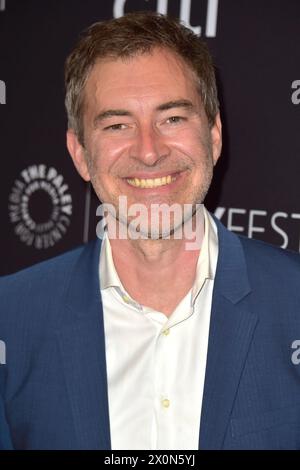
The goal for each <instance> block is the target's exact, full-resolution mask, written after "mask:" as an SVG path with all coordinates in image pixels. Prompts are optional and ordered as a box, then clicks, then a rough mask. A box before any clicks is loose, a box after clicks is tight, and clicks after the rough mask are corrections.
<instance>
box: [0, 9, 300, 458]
mask: <svg viewBox="0 0 300 470" xmlns="http://www.w3.org/2000/svg"><path fill="white" fill-rule="evenodd" d="M66 108H67V113H68V120H69V126H68V127H69V129H68V132H67V146H68V149H69V152H70V154H71V157H72V159H73V161H74V164H75V166H76V168H77V170H78V172H79V174H80V175H81V176H82V177H83V178H84V179H85V180H86V181H91V182H92V185H93V187H94V189H95V191H96V193H97V195H98V197H99V200H100V201H101V202H102V203H104V204H105V211H104V212H105V215H106V218H105V220H106V227H105V230H104V235H103V241H102V242H101V240H99V239H98V240H97V241H93V242H91V243H90V244H88V245H86V246H84V247H82V248H79V249H77V250H74V251H72V252H69V253H67V254H65V255H63V256H60V257H57V258H55V259H53V260H50V261H47V262H44V263H41V264H38V265H37V266H35V267H33V268H30V269H26V270H24V271H22V272H20V273H18V274H16V275H12V276H8V277H6V278H4V279H3V280H2V282H1V315H0V331H1V336H2V337H1V339H2V340H3V341H5V344H6V348H7V351H6V354H7V364H6V365H5V366H2V367H1V368H0V374H1V382H0V383H1V385H2V386H1V389H0V390H1V397H2V400H3V406H2V407H3V413H2V416H1V415H0V416H1V418H2V427H3V429H4V430H6V431H5V432H8V431H7V430H9V436H8V437H9V439H8V438H7V439H6V445H7V446H9V442H11V445H12V446H13V447H14V448H15V449H151V450H154V449H198V448H200V449H263V448H268V449H288V448H289V449H297V448H298V449H300V368H299V366H298V365H297V361H295V360H293V354H294V353H295V350H294V349H293V348H294V346H293V345H295V340H297V339H299V338H300V317H299V312H300V309H299V307H300V296H299V281H300V273H299V268H300V262H299V256H298V255H296V254H293V253H290V252H287V251H283V250H281V249H279V248H278V249H277V248H274V247H271V246H268V245H266V244H264V243H261V242H256V241H251V240H248V239H246V238H243V237H238V236H236V235H234V234H232V233H230V232H228V231H227V230H226V229H225V228H224V227H223V226H222V225H221V223H220V222H218V221H217V220H216V219H214V218H213V217H212V216H211V215H210V214H209V213H208V212H207V211H206V210H205V208H204V207H203V206H202V205H201V203H202V202H203V200H204V198H205V195H206V193H207V191H208V188H209V185H210V182H211V178H212V173H213V167H214V165H215V164H216V162H217V160H218V158H219V156H220V152H221V122H220V115H219V110H218V100H217V92H216V85H215V78H214V70H213V66H212V62H211V58H210V56H209V54H208V51H207V49H206V47H205V45H204V44H203V43H202V41H201V40H200V39H199V38H198V37H197V36H195V35H194V34H193V33H192V32H191V31H190V30H188V29H186V28H185V27H183V26H182V25H180V24H179V23H178V22H176V21H173V20H171V19H168V18H167V17H164V16H161V15H158V14H155V13H134V14H129V15H126V16H125V17H123V18H120V19H117V20H110V21H107V22H103V23H97V24H95V25H93V26H91V27H90V28H89V29H88V30H87V31H86V32H85V34H84V35H83V36H82V38H81V39H80V41H79V43H78V44H77V46H76V47H75V49H74V50H73V52H72V53H71V54H70V56H69V58H68V60H67V63H66ZM122 198H125V199H122ZM124 201H125V202H126V205H124ZM161 206H163V207H164V210H162V211H161V212H159V209H158V207H161ZM174 207H175V209H176V210H177V212H176V210H175V211H174V212H172V211H171V210H169V211H168V210H167V209H168V208H169V209H170V208H174ZM136 208H138V210H139V211H140V212H143V211H144V210H145V211H144V212H143V214H142V216H141V217H140V218H139V219H138V220H139V224H138V226H137V225H136V224H135V221H136V218H135V217H134V215H136V212H135V209H136ZM185 208H188V209H189V211H188V212H184V209H185ZM164 216H167V219H168V220H167V222H168V223H167V224H164V222H166V220H165V219H164ZM116 227H117V229H116ZM186 227H188V228H189V230H182V228H184V229H185V228H186ZM124 228H125V231H124ZM121 232H122V236H120V233H121ZM124 234H125V236H124Z"/></svg>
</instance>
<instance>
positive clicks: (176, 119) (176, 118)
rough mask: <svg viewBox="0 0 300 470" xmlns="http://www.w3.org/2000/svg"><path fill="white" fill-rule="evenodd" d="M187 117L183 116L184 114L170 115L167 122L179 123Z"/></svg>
mask: <svg viewBox="0 0 300 470" xmlns="http://www.w3.org/2000/svg"><path fill="white" fill-rule="evenodd" d="M185 120H186V118H184V117H182V116H171V117H169V118H168V119H167V120H166V122H167V123H168V124H179V123H181V122H182V121H185Z"/></svg>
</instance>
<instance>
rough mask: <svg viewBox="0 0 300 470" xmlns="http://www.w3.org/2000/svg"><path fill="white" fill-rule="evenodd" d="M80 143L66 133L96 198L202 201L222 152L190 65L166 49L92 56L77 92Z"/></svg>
mask: <svg viewBox="0 0 300 470" xmlns="http://www.w3.org/2000/svg"><path fill="white" fill-rule="evenodd" d="M83 124H84V146H85V149H83V148H82V147H81V145H80V144H79V143H78V141H77V138H76V136H75V135H74V134H73V133H72V132H70V131H69V135H68V147H69V150H70V153H71V154H72V156H73V160H74V162H75V165H76V166H77V169H78V171H79V172H80V174H81V176H83V178H84V179H86V180H89V179H90V180H91V182H92V184H93V187H94V189H95V191H96V193H97V195H98V197H99V199H100V200H101V201H102V202H105V203H111V204H113V205H114V206H115V207H116V208H117V207H118V200H119V199H118V198H119V196H126V197H127V205H128V207H129V206H130V205H131V204H134V203H142V204H144V205H145V206H146V207H147V208H148V209H150V205H151V204H152V203H156V204H162V203H166V204H168V205H172V204H174V203H177V204H180V205H183V204H187V203H190V204H196V203H201V202H202V201H203V199H204V197H205V195H206V192H207V190H208V188H209V185H210V182H211V178H212V173H213V166H214V164H215V163H216V161H217V159H218V157H219V154H220V150H221V124H220V120H219V116H217V119H216V123H215V125H214V126H213V127H212V128H211V129H210V128H209V125H208V120H207V117H206V114H205V110H204V107H203V104H202V102H201V98H200V95H199V93H198V92H197V85H196V78H195V75H194V73H193V72H192V71H191V69H190V68H189V67H188V66H187V65H186V64H185V63H184V62H183V61H182V60H181V59H180V58H178V57H177V56H176V55H175V54H173V53H172V52H170V51H168V50H161V49H155V50H154V51H153V52H152V53H151V54H144V55H139V56H137V57H134V58H129V59H126V60H122V59H117V60H112V59H107V60H101V61H99V62H98V63H97V64H96V65H95V66H94V68H93V69H92V72H91V74H90V76H89V78H88V80H87V83H86V86H85V90H84V112H83Z"/></svg>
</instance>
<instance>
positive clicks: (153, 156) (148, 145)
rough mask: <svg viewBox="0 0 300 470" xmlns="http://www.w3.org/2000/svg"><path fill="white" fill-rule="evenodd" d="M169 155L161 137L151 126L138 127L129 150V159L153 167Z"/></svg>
mask: <svg viewBox="0 0 300 470" xmlns="http://www.w3.org/2000/svg"><path fill="white" fill-rule="evenodd" d="M169 153H170V150H169V147H168V146H167V144H166V142H165V141H164V138H163V136H162V135H160V134H159V132H158V131H157V130H156V129H155V128H154V127H153V126H151V125H147V126H140V127H139V129H138V132H137V134H136V136H135V140H134V143H133V145H132V148H131V157H132V158H135V159H137V160H139V161H141V162H143V163H144V164H145V165H148V166H153V165H155V164H156V163H157V162H158V161H159V160H162V159H163V158H165V157H166V156H167V155H168V154H169Z"/></svg>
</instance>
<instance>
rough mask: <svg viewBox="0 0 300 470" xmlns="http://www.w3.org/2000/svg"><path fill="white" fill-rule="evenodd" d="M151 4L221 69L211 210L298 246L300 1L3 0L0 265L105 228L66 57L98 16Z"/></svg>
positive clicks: (40, 255)
mask: <svg viewBox="0 0 300 470" xmlns="http://www.w3.org/2000/svg"><path fill="white" fill-rule="evenodd" d="M147 9H149V10H157V11H161V12H164V13H165V12H167V13H168V14H172V15H175V16H178V17H181V18H182V19H184V20H185V21H187V22H188V23H189V25H190V27H193V28H196V29H195V31H196V32H197V33H198V34H199V35H201V36H202V37H204V38H205V39H206V40H207V42H208V45H209V47H210V50H211V52H212V54H213V57H214V60H215V64H216V66H217V75H218V82H219V89H220V101H221V104H222V119H223V127H224V149H223V152H222V161H221V160H220V161H219V163H218V165H217V168H216V172H215V178H214V182H213V185H212V188H211V190H210V192H209V195H208V197H207V200H206V205H207V207H208V208H209V209H210V210H211V211H212V212H214V213H215V214H216V215H217V216H218V217H219V218H220V219H221V220H222V222H223V223H224V224H225V225H226V226H228V228H230V229H231V230H233V231H235V232H238V233H242V234H245V235H246V236H249V237H254V238H258V239H261V240H265V241H267V242H270V243H273V244H275V245H278V246H281V247H283V248H289V249H293V250H296V251H300V205H299V183H298V182H299V174H300V161H299V156H300V138H299V117H300V70H299V64H300V47H299V44H300V1H299V0H251V1H250V0H219V1H217V0H169V1H168V0H158V1H152V0H148V1H146V0H127V1H126V0H115V1H113V0H111V1H108V0H107V1H100V0H84V1H83V0H43V1H41V0H0V152H1V167H0V168H1V180H0V181H1V184H0V188H1V264H0V269H1V271H0V274H7V273H11V272H14V271H17V270H19V269H21V268H23V267H26V266H29V265H31V264H34V263H36V262H38V261H41V260H43V259H47V258H50V257H53V256H55V255H57V254H59V253H62V252H64V251H66V250H68V249H71V248H73V247H75V246H77V245H79V244H81V243H83V242H86V241H87V240H88V239H90V238H92V237H95V226H96V222H97V218H96V214H95V213H96V206H97V200H96V198H95V196H94V195H93V193H92V191H91V189H90V186H89V185H85V183H84V182H83V181H81V179H80V177H79V176H78V175H77V173H76V171H75V169H74V168H73V164H72V162H71V159H70V158H69V156H68V153H67V150H66V146H65V130H66V116H65V111H64V105H63V101H64V86H63V64H64V60H65V57H66V55H67V54H68V52H69V51H70V49H71V48H72V46H73V44H74V42H75V40H76V38H77V37H78V33H79V32H80V31H81V30H82V29H83V28H85V27H86V26H88V25H89V24H91V23H93V22H95V21H99V20H101V19H107V18H111V17H113V16H114V15H121V14H123V13H124V12H129V11H135V10H147Z"/></svg>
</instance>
